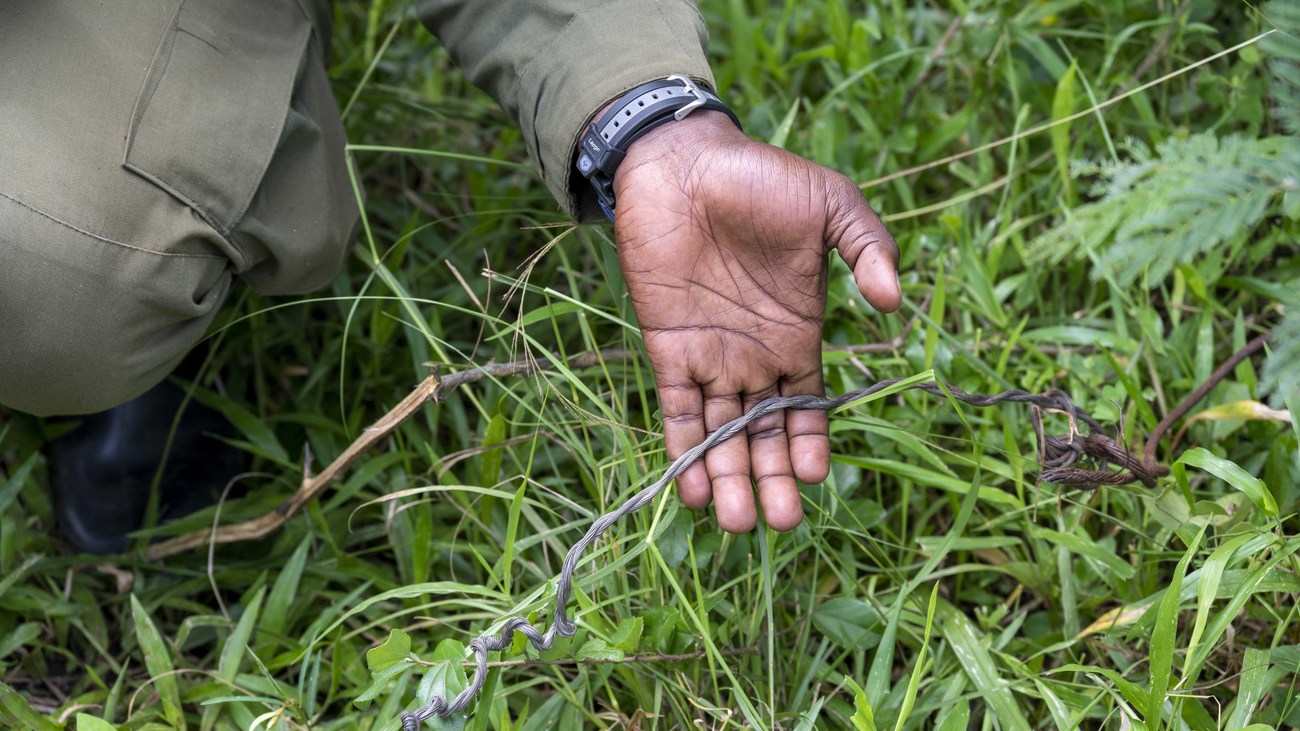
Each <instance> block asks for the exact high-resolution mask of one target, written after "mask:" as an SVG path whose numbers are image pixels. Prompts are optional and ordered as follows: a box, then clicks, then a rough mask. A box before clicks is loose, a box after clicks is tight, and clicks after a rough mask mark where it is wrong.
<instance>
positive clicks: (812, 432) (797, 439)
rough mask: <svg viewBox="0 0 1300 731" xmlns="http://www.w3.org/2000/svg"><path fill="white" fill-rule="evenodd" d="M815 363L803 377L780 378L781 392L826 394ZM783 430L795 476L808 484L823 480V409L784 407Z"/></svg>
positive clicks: (826, 428)
mask: <svg viewBox="0 0 1300 731" xmlns="http://www.w3.org/2000/svg"><path fill="white" fill-rule="evenodd" d="M818 366H819V367H818V368H817V369H816V370H815V371H811V372H810V373H808V375H806V376H803V377H802V378H787V379H784V380H782V381H781V395H782V396H802V395H805V394H808V395H813V396H823V395H825V393H826V389H825V386H823V384H822V371H821V367H820V363H819V364H818ZM785 430H786V433H787V434H788V437H787V438H788V439H789V440H790V462H791V464H792V465H793V466H794V474H795V477H798V478H799V479H800V480H802V481H804V482H806V483H808V484H810V485H815V484H817V483H819V482H821V481H823V480H825V479H826V476H827V475H829V474H830V471H831V440H830V436H829V434H830V418H829V417H828V416H827V415H826V412H825V411H819V410H814V409H801V410H798V411H796V410H794V409H787V410H786V412H785Z"/></svg>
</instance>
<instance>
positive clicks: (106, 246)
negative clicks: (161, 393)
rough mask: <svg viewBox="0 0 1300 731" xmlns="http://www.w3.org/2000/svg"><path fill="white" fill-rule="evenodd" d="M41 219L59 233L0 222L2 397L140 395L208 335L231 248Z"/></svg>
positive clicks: (71, 399)
mask: <svg viewBox="0 0 1300 731" xmlns="http://www.w3.org/2000/svg"><path fill="white" fill-rule="evenodd" d="M3 203H4V201H0V206H2V205H3ZM3 218H4V216H3V215H0V219H3ZM38 228H39V229H42V230H44V231H45V232H46V233H47V234H49V233H53V234H54V235H55V236H57V238H42V239H39V240H38V239H25V240H22V241H14V240H8V241H6V240H3V239H4V238H5V237H6V236H7V235H8V234H9V232H6V231H5V230H3V229H0V250H2V251H4V259H5V261H4V266H0V404H2V405H4V406H7V407H9V408H13V409H17V410H19V411H25V412H27V413H30V414H35V415H37V416H53V415H73V414H88V413H94V412H97V411H103V410H105V409H108V408H111V407H113V406H116V405H118V404H121V403H124V402H126V401H128V400H130V399H132V398H134V397H135V396H138V395H139V394H141V393H143V392H144V391H146V390H148V389H149V388H150V387H152V386H154V385H155V384H157V383H158V382H160V381H161V380H162V379H163V378H165V377H166V376H167V374H169V373H170V372H171V370H172V369H173V368H174V367H175V366H176V365H177V363H179V362H180V360H181V358H182V357H183V356H184V355H185V353H186V352H187V351H189V350H190V348H192V347H193V346H194V344H195V343H197V342H198V341H199V339H200V338H202V337H203V335H204V333H205V332H206V331H207V328H208V326H209V324H211V321H212V318H213V317H214V316H215V315H216V312H217V310H218V308H219V306H220V304H221V302H222V301H223V300H224V299H225V296H226V293H227V292H228V291H229V288H230V285H231V279H232V275H231V273H230V271H229V260H228V259H226V258H225V257H221V256H204V255H166V254H159V253H157V252H153V251H145V250H141V249H134V248H129V247H126V246H124V245H122V244H119V243H114V242H110V241H106V240H102V239H98V238H95V237H92V236H88V235H86V234H83V233H79V232H76V231H73V230H70V229H63V230H62V232H52V231H50V230H49V229H51V228H59V227H57V226H38ZM10 231H12V229H11V230H10Z"/></svg>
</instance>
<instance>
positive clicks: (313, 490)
mask: <svg viewBox="0 0 1300 731" xmlns="http://www.w3.org/2000/svg"><path fill="white" fill-rule="evenodd" d="M634 354H635V352H634V351H631V350H623V349H616V350H602V351H598V352H591V353H583V354H582V355H578V356H575V357H573V358H571V359H569V360H568V361H567V363H566V365H567V366H568V367H569V368H571V369H574V370H581V369H585V368H591V367H593V366H595V365H597V364H600V363H606V362H611V361H622V360H628V359H630V358H632V357H633V355H634ZM543 367H544V366H543V365H541V364H539V363H538V362H536V361H513V362H509V363H489V364H487V365H485V366H482V367H480V368H469V369H466V370H463V371H457V372H455V373H452V374H450V375H448V376H447V377H446V378H439V377H438V374H437V372H436V371H435V372H434V373H431V374H429V377H428V378H426V379H424V381H423V382H421V383H420V385H418V386H416V387H415V390H413V391H411V393H409V394H407V396H406V398H404V399H402V401H401V402H400V403H399V404H397V406H394V407H393V408H392V410H391V411H389V412H388V413H387V414H384V415H383V416H382V417H380V419H379V420H378V421H376V422H375V423H374V424H371V425H370V426H368V427H366V429H365V431H363V432H362V433H361V436H359V437H357V439H356V441H354V442H352V444H349V445H348V448H347V449H345V450H343V453H342V454H340V455H339V456H338V458H337V459H335V460H334V461H333V462H331V463H330V464H329V466H328V467H326V468H325V469H324V470H322V471H321V473H320V474H318V475H315V476H313V475H312V474H311V465H310V464H307V463H304V464H303V480H302V484H301V485H299V487H298V489H297V490H296V491H295V492H294V493H293V495H291V496H290V497H289V498H288V499H287V500H285V501H284V502H282V503H280V504H279V505H277V506H276V507H275V509H274V510H272V511H271V512H269V513H267V514H265V515H262V516H260V517H257V518H253V519H251V520H246V521H243V522H242V523H235V524H233V525H227V526H222V527H219V528H215V529H204V530H197V531H194V532H192V533H186V534H184V535H180V536H176V537H175V538H170V539H168V540H165V541H160V542H158V543H155V544H153V545H152V546H149V548H148V549H146V550H145V558H147V559H149V560H151V561H156V560H158V559H161V558H166V557H167V556H174V555H176V554H178V553H183V552H185V551H189V550H191V549H194V548H197V547H199V546H202V545H204V544H208V543H212V544H217V543H238V542H240V541H254V540H257V539H259V538H264V537H266V536H267V535H270V534H271V533H272V532H273V531H275V530H276V529H278V528H279V527H280V526H282V525H284V524H285V523H286V522H288V520H289V518H292V517H293V516H294V514H295V513H297V512H298V511H299V510H301V509H302V507H303V506H304V505H306V504H307V503H309V502H311V501H312V499H313V498H315V497H316V496H317V495H318V494H320V492H321V491H322V490H324V489H325V488H326V487H328V486H329V485H331V484H333V483H334V481H335V480H337V479H338V478H339V476H340V475H342V474H343V473H344V472H345V471H346V470H347V469H348V468H349V467H351V466H352V463H353V462H356V461H357V459H358V458H359V457H361V455H362V454H364V453H366V452H367V451H369V450H370V448H371V447H373V446H375V445H376V444H378V443H379V442H381V441H383V440H384V439H385V438H387V437H388V435H389V434H391V433H392V432H393V430H394V429H396V428H397V427H398V426H399V425H401V423H402V422H404V421H406V420H407V419H409V418H410V417H411V415H412V414H414V413H415V412H416V411H418V410H419V409H420V407H422V406H424V405H425V404H427V403H429V402H430V401H440V400H442V398H444V397H445V396H446V394H447V393H448V392H450V391H452V390H454V389H456V388H458V387H460V386H463V385H465V384H467V383H477V382H479V381H481V380H483V379H484V378H489V377H490V378H500V377H504V376H520V375H528V374H530V373H533V372H534V371H536V370H538V369H540V368H543Z"/></svg>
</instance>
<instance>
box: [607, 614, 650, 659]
mask: <svg viewBox="0 0 1300 731" xmlns="http://www.w3.org/2000/svg"><path fill="white" fill-rule="evenodd" d="M644 632H645V620H644V619H641V618H640V617H628V618H626V619H624V620H623V621H621V622H619V623H618V628H617V629H615V630H614V634H612V635H610V638H609V642H610V644H611V645H613V646H614V647H617V648H618V649H620V650H622V651H623V652H625V653H627V654H629V655H632V654H635V653H636V651H637V649H638V648H639V647H640V646H641V635H642V634H643V633H644Z"/></svg>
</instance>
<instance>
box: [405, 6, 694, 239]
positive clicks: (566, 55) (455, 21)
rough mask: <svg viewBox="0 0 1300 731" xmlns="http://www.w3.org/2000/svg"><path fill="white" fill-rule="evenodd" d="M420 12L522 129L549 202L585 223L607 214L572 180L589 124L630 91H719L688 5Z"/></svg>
mask: <svg viewBox="0 0 1300 731" xmlns="http://www.w3.org/2000/svg"><path fill="white" fill-rule="evenodd" d="M415 5H416V12H417V13H418V15H419V17H420V21H421V22H422V23H424V25H425V26H426V27H428V28H429V30H430V31H432V32H433V34H434V35H436V36H438V38H439V40H441V41H442V43H443V44H444V45H445V46H446V47H447V49H448V50H449V51H450V53H451V57H452V60H454V61H455V62H456V63H457V64H458V65H459V66H460V67H461V68H462V69H464V71H465V73H466V75H467V76H468V77H469V80H470V81H471V82H472V83H473V84H474V85H475V86H478V87H479V88H481V89H483V90H485V91H487V92H488V93H489V94H491V95H492V97H493V98H494V99H496V100H497V102H498V103H500V104H501V106H502V108H504V109H505V111H506V113H507V114H509V115H510V117H511V118H512V119H514V120H515V121H516V122H517V123H518V124H519V127H520V128H521V129H522V130H523V133H524V139H525V140H526V141H527V143H528V150H529V152H530V153H531V154H532V156H533V159H534V160H535V161H536V162H537V165H538V167H539V168H540V169H541V173H542V177H543V178H545V180H546V184H547V186H548V187H550V189H551V193H552V194H554V195H555V199H556V200H557V201H559V202H560V205H561V206H563V208H564V210H565V211H566V212H568V213H569V214H570V215H573V216H575V217H577V218H578V219H579V220H589V219H591V218H593V217H596V216H599V215H600V214H599V209H598V208H596V206H595V198H594V196H593V195H591V193H590V186H588V185H587V183H586V181H585V180H584V179H583V178H582V177H581V176H580V175H575V174H573V172H574V170H573V158H574V155H575V152H576V149H577V141H578V136H579V135H580V134H581V132H582V129H583V127H584V126H585V125H586V124H587V123H588V121H589V120H590V118H591V117H592V116H593V115H594V114H595V113H596V112H598V111H600V109H601V108H603V107H604V106H605V105H606V104H608V103H609V102H611V101H613V100H614V99H616V98H618V96H619V95H621V94H622V93H623V92H625V91H628V90H629V89H631V88H632V87H634V86H637V85H638V84H642V83H645V82H647V81H651V80H653V79H657V78H662V77H665V76H668V75H669V74H687V75H689V76H692V77H694V78H696V79H698V80H701V81H704V82H707V83H708V84H709V85H710V86H712V85H713V76H712V74H711V73H710V71H709V66H708V62H707V61H706V60H705V55H704V47H705V44H706V43H707V39H708V36H707V31H706V30H705V27H704V21H703V20H702V19H701V18H700V14H699V11H698V10H697V9H696V7H695V5H694V4H693V3H692V2H690V0H416V2H415ZM579 183H580V184H581V185H579Z"/></svg>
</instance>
